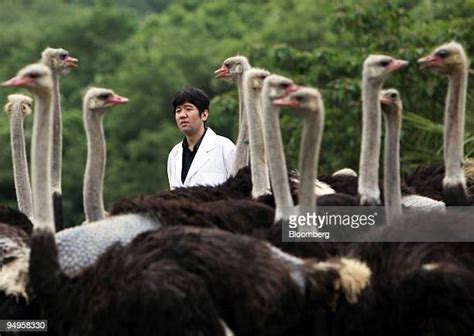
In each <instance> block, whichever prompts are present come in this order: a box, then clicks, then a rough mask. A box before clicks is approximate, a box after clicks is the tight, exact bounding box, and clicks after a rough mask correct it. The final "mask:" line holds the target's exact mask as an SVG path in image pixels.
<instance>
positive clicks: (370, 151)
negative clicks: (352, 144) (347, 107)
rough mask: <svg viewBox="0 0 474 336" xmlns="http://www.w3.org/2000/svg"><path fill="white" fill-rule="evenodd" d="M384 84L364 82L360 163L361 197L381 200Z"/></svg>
mask: <svg viewBox="0 0 474 336" xmlns="http://www.w3.org/2000/svg"><path fill="white" fill-rule="evenodd" d="M381 87H382V83H378V82H372V81H370V80H368V79H367V78H364V79H363V81H362V148H361V154H360V163H359V187H358V188H359V190H358V191H359V195H361V196H362V197H369V198H373V199H375V200H377V201H379V200H380V190H379V186H378V176H379V157H380V136H381V123H382V122H381V110H380V102H379V97H378V95H379V92H380V89H381Z"/></svg>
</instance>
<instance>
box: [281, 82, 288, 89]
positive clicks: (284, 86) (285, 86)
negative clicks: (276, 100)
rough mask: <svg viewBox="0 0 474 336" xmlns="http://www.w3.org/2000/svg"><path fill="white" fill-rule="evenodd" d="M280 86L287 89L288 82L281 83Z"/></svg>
mask: <svg viewBox="0 0 474 336" xmlns="http://www.w3.org/2000/svg"><path fill="white" fill-rule="evenodd" d="M280 86H281V87H282V88H283V89H287V88H288V87H290V84H289V83H281V84H280Z"/></svg>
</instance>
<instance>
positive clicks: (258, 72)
mask: <svg viewBox="0 0 474 336" xmlns="http://www.w3.org/2000/svg"><path fill="white" fill-rule="evenodd" d="M268 76H270V72H269V71H267V70H264V69H259V68H251V69H249V70H248V71H247V72H246V73H245V81H246V82H247V84H248V87H249V88H250V89H252V90H255V91H260V90H262V87H263V81H264V80H265V78H267V77H268Z"/></svg>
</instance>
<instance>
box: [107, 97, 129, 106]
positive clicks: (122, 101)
mask: <svg viewBox="0 0 474 336" xmlns="http://www.w3.org/2000/svg"><path fill="white" fill-rule="evenodd" d="M126 103H128V98H125V97H122V96H118V95H117V96H112V97H110V98H109V99H107V104H108V105H111V106H114V105H120V104H126Z"/></svg>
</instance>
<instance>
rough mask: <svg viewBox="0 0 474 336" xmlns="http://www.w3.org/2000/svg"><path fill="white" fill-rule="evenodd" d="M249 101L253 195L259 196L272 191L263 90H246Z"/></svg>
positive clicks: (247, 111) (248, 116)
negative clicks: (265, 131) (266, 147)
mask: <svg viewBox="0 0 474 336" xmlns="http://www.w3.org/2000/svg"><path fill="white" fill-rule="evenodd" d="M245 92H246V94H247V96H248V101H247V103H246V109H245V110H246V114H247V120H248V126H249V138H250V166H251V168H252V169H251V172H252V197H254V198H258V197H260V196H262V195H265V194H268V193H270V178H269V176H268V166H267V157H266V153H265V140H264V135H263V121H262V106H261V103H260V96H261V90H253V89H250V88H249V89H247V88H246V90H245Z"/></svg>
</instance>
